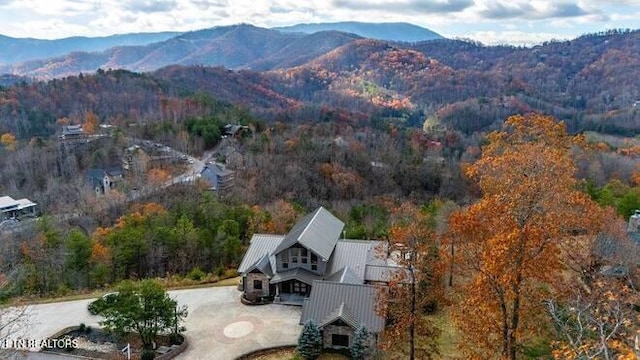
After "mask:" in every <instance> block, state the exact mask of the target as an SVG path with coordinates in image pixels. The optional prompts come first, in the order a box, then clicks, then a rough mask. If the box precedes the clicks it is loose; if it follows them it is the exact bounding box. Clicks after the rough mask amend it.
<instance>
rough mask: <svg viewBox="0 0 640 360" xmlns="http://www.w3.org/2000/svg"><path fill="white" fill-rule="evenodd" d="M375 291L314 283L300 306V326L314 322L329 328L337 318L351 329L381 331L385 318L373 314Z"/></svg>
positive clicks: (375, 298) (346, 285)
mask: <svg viewBox="0 0 640 360" xmlns="http://www.w3.org/2000/svg"><path fill="white" fill-rule="evenodd" d="M378 291H379V290H378V288H377V287H375V286H372V285H358V284H346V283H335V282H330V281H314V282H313V285H312V291H311V295H310V296H309V299H308V300H306V301H305V302H304V304H303V307H302V316H301V318H300V323H301V324H304V323H305V322H306V321H307V320H314V321H316V322H317V323H319V324H320V323H326V325H328V324H329V323H331V322H332V321H333V320H336V319H338V318H340V319H341V320H342V321H345V323H348V324H349V325H350V326H353V327H354V328H358V327H360V326H364V327H366V328H367V330H369V331H371V332H375V333H377V332H380V331H381V330H382V329H383V328H384V319H383V318H382V317H381V316H380V315H378V314H377V313H376V304H377V298H378V293H377V292H378Z"/></svg>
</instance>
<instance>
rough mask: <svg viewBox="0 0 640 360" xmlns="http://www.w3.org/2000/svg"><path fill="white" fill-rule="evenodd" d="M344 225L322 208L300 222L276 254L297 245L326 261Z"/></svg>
mask: <svg viewBox="0 0 640 360" xmlns="http://www.w3.org/2000/svg"><path fill="white" fill-rule="evenodd" d="M343 227H344V223H343V222H342V221H340V219H338V218H337V217H335V216H333V214H331V213H330V212H329V211H327V210H326V209H325V208H323V207H322V206H321V207H319V208H318V209H316V211H314V212H312V213H311V214H308V215H307V216H305V217H304V218H303V219H302V220H301V221H299V222H298V223H297V224H296V225H295V226H294V227H293V229H291V231H289V233H288V234H287V236H286V237H285V238H284V240H283V241H282V242H281V243H280V245H279V246H278V248H277V249H276V250H275V252H274V253H275V254H277V253H279V252H281V251H282V250H285V249H288V248H289V247H291V246H292V245H294V244H295V243H299V244H300V245H302V246H304V247H305V248H307V249H309V250H311V251H313V252H314V253H316V254H317V255H318V256H320V257H322V259H324V260H328V259H329V258H330V257H331V253H332V252H333V248H334V247H335V245H336V242H337V241H338V238H339V237H340V233H341V232H342V228H343Z"/></svg>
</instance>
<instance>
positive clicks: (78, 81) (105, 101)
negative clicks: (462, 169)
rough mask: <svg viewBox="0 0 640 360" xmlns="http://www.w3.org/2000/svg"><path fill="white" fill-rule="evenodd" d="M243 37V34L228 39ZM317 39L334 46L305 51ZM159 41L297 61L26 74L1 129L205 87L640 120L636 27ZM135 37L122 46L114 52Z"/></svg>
mask: <svg viewBox="0 0 640 360" xmlns="http://www.w3.org/2000/svg"><path fill="white" fill-rule="evenodd" d="M264 34H269V37H268V38H269V39H270V40H266V38H264V37H263V36H264ZM287 36H291V38H287ZM211 39H214V40H211ZM240 39H243V41H244V44H245V46H243V47H235V48H234V47H233V46H232V44H237V43H238V41H240ZM312 41H313V43H315V44H324V45H325V49H327V48H332V47H335V48H334V49H333V50H331V51H328V52H327V51H326V50H325V49H323V50H322V54H321V55H319V56H316V55H312V54H310V53H308V52H307V53H306V54H305V52H304V49H305V44H307V43H309V42H312ZM340 43H344V45H341V46H338V45H339V44H340ZM161 44H162V45H158V44H156V45H151V47H153V46H156V47H157V48H156V51H157V56H150V55H146V57H145V59H146V60H144V61H143V60H140V61H139V62H138V63H139V64H140V66H143V65H142V64H146V65H144V66H149V67H150V68H152V67H153V66H151V65H150V64H151V63H152V62H154V63H155V64H156V65H155V66H159V65H160V63H162V62H163V61H160V60H159V56H160V54H167V56H168V55H170V52H167V51H163V50H162V49H169V48H171V47H172V46H178V45H180V46H185V47H191V48H192V50H193V51H192V52H191V54H193V57H192V58H183V59H182V60H180V61H181V62H184V63H189V62H191V61H195V60H193V59H195V58H196V57H197V56H196V55H194V54H196V53H198V54H201V55H203V56H204V54H209V55H211V56H216V57H217V58H218V59H220V58H221V57H222V55H221V54H228V56H227V57H225V61H226V62H227V63H228V64H236V65H238V66H239V65H240V64H248V63H249V62H252V63H253V64H260V66H263V67H265V68H273V67H278V65H277V64H283V63H287V64H288V65H294V64H296V63H302V64H301V65H298V66H293V67H287V68H283V69H276V70H271V71H265V72H256V71H251V70H241V71H234V70H228V69H225V68H222V67H218V68H215V67H214V68H212V67H206V66H179V65H172V66H169V67H166V68H163V69H160V70H157V71H154V72H151V73H147V74H145V75H136V74H132V73H128V72H122V71H114V72H105V71H101V72H100V73H99V74H97V75H95V76H86V75H85V76H81V77H69V78H66V79H57V80H53V81H51V82H48V83H36V84H32V85H27V84H23V85H20V86H15V87H12V88H8V89H6V90H4V91H2V92H0V127H1V128H0V129H1V130H2V131H11V132H14V133H16V134H17V135H19V136H20V137H29V136H33V135H35V134H38V135H45V134H50V133H51V132H52V130H53V128H52V126H53V123H54V122H55V119H56V118H59V117H63V116H70V115H74V114H76V115H81V114H82V113H83V112H87V111H92V112H94V113H95V114H97V115H98V116H99V117H100V118H101V120H103V121H110V120H111V119H113V118H115V117H118V118H127V119H129V120H132V121H138V120H141V119H146V118H154V117H157V116H158V114H159V112H160V111H161V109H160V107H159V104H160V102H161V100H162V99H165V98H176V99H184V98H185V97H186V96H191V95H193V94H195V93H198V92H203V91H204V92H207V93H209V94H211V95H212V96H213V97H215V98H218V99H220V100H223V101H229V102H231V103H234V104H239V105H242V106H245V107H246V108H248V109H251V111H253V112H254V113H255V114H259V115H260V116H263V117H264V118H265V119H267V120H269V119H279V118H283V117H284V118H290V119H293V118H296V117H297V116H298V115H301V114H302V115H301V116H303V117H305V118H307V119H309V120H313V119H316V120H318V119H321V118H323V116H324V115H322V113H323V111H325V110H332V111H333V110H335V111H338V112H342V115H341V116H347V117H352V118H353V119H359V118H363V117H364V118H368V117H370V116H371V115H372V114H376V113H379V112H380V111H383V112H384V111H386V112H387V113H389V111H391V113H392V114H396V115H397V114H409V116H412V115H411V114H417V115H418V116H423V117H422V120H424V117H429V116H430V117H432V118H433V119H435V121H436V122H437V123H438V124H439V125H440V126H443V127H446V128H449V129H453V130H458V131H461V132H463V133H466V134H471V133H473V132H475V131H481V130H485V129H488V128H491V127H492V126H494V125H495V124H497V123H499V122H500V121H502V120H503V119H504V118H505V117H506V116H508V115H510V114H513V113H526V112H530V111H541V112H545V113H549V114H552V115H555V116H556V117H558V118H561V119H563V120H565V121H567V123H568V125H569V126H570V130H571V131H582V130H598V131H604V132H609V133H619V134H633V133H635V132H636V131H637V129H638V127H639V126H640V115H639V114H638V100H640V83H638V82H637V81H635V79H637V76H638V73H640V32H638V31H633V32H608V33H603V34H594V35H586V36H583V37H580V38H578V39H576V40H573V41H564V42H549V43H545V44H543V45H540V46H536V47H534V48H515V47H488V46H483V45H481V44H477V43H470V42H462V41H453V40H436V41H430V42H421V43H416V44H405V45H401V44H397V43H388V42H384V41H379V40H370V39H353V38H352V37H350V36H348V35H345V34H342V33H336V32H331V33H319V34H313V35H306V36H305V37H302V35H281V34H279V33H278V32H276V31H274V30H264V29H260V28H255V27H251V26H244V25H243V26H235V27H229V28H226V29H222V28H216V29H212V30H208V31H206V32H194V33H187V34H184V35H182V36H181V37H178V38H176V39H172V40H169V41H167V42H164V43H161ZM196 45H197V46H196ZM336 46H337V47H336ZM274 48H278V51H273V49H274ZM319 48H320V45H319V46H318V47H317V48H316V49H319ZM131 49H135V48H122V50H123V52H122V53H121V54H120V55H121V56H122V57H121V58H125V57H126V56H124V53H126V51H128V50H131ZM223 50H224V51H226V52H221V51H223ZM232 50H233V51H232ZM114 54H115V53H114ZM264 54H270V55H269V56H270V58H268V57H264V56H263V55H264ZM294 54H297V55H294ZM92 56H94V55H92ZM95 56H99V55H95ZM296 56H297V57H296ZM309 58H310V60H308V61H305V60H306V59H309ZM256 59H260V60H259V61H258V60H256ZM165 60H166V62H172V61H176V59H175V58H167V59H165ZM180 61H179V62H180ZM303 62H304V63H303ZM50 66H53V65H50ZM100 66H101V65H100V63H99V62H98V61H96V62H95V63H94V67H95V68H99V67H100ZM181 101H182V100H181ZM385 109H386V110H385ZM346 114H350V115H346ZM396 115H394V116H396ZM422 120H420V122H421V121H422Z"/></svg>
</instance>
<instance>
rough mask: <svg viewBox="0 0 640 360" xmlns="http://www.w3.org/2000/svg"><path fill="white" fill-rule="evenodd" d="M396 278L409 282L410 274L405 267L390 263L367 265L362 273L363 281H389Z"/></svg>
mask: <svg viewBox="0 0 640 360" xmlns="http://www.w3.org/2000/svg"><path fill="white" fill-rule="evenodd" d="M394 279H397V280H399V281H400V282H402V283H409V282H410V274H409V272H408V270H407V269H405V268H403V267H399V266H390V265H367V268H366V270H365V274H364V280H365V281H375V282H380V281H383V282H389V281H390V280H394Z"/></svg>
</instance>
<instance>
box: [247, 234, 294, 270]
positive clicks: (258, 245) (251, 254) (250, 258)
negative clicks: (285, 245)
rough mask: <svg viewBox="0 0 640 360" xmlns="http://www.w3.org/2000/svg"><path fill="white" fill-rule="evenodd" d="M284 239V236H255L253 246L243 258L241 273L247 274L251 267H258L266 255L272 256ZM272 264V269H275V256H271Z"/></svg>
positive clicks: (252, 241) (252, 240) (251, 245)
mask: <svg viewBox="0 0 640 360" xmlns="http://www.w3.org/2000/svg"><path fill="white" fill-rule="evenodd" d="M282 239H284V235H266V234H254V235H253V236H252V237H251V244H250V245H249V249H248V250H247V252H246V253H245V254H244V258H242V263H240V266H239V267H238V272H239V273H246V272H247V270H249V269H250V268H251V267H253V266H254V265H256V264H257V263H258V261H260V260H262V258H263V257H264V256H265V255H272V254H273V250H275V248H276V247H277V246H278V244H279V243H280V242H281V241H282ZM269 260H270V262H271V268H272V269H275V259H273V256H269Z"/></svg>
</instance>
